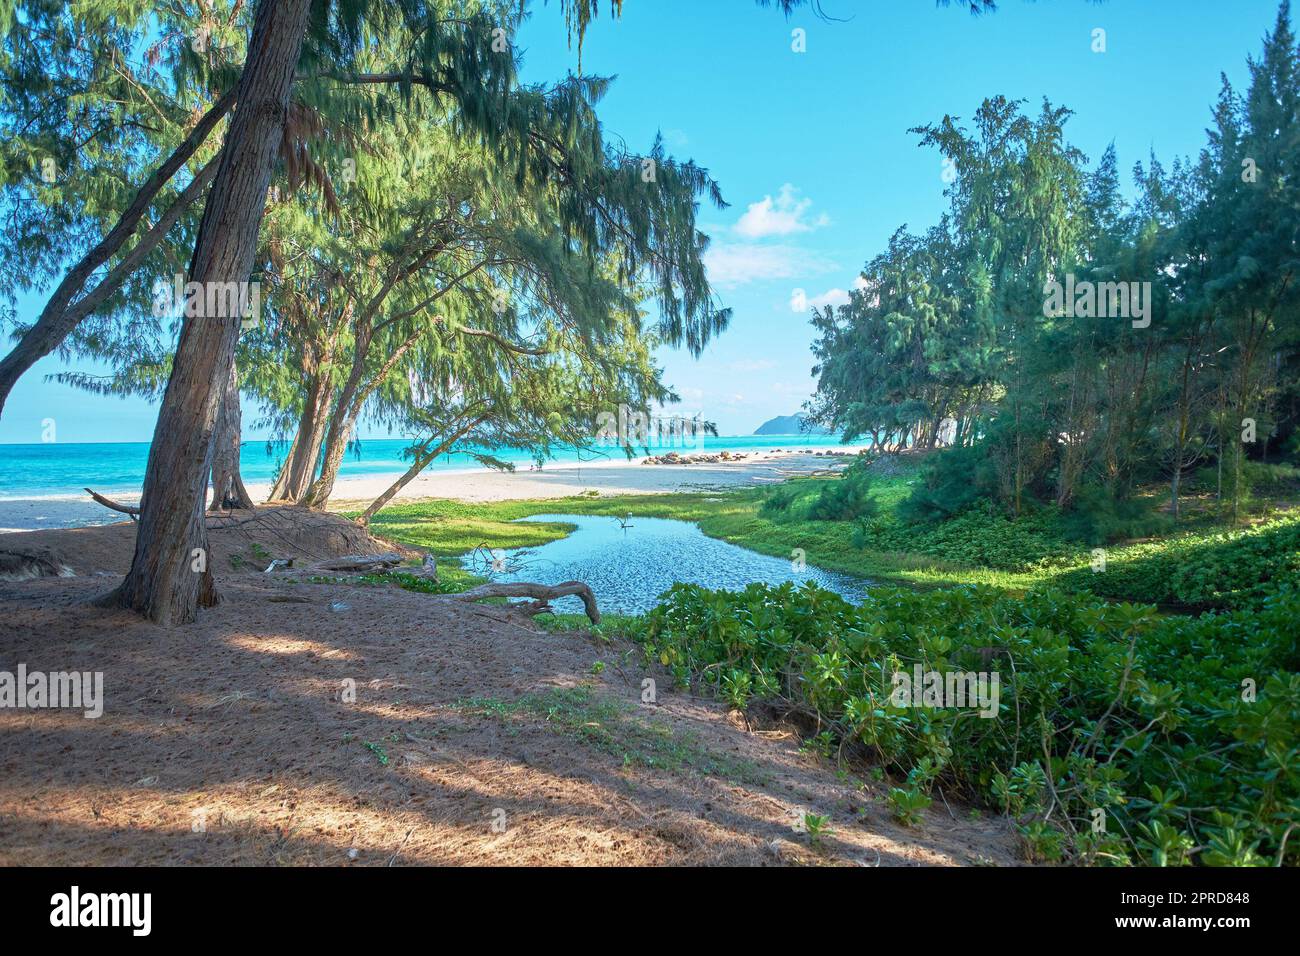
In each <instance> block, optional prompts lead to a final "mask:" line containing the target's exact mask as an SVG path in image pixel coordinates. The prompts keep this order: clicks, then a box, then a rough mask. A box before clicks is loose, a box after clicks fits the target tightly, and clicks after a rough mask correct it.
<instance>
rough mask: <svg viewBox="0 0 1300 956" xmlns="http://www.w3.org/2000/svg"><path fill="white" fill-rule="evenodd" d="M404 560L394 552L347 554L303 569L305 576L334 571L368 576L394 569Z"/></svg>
mask: <svg viewBox="0 0 1300 956" xmlns="http://www.w3.org/2000/svg"><path fill="white" fill-rule="evenodd" d="M403 560H404V559H403V558H402V556H401V555H400V554H398V553H397V552H396V551H389V552H387V553H385V554H349V555H344V556H343V557H341V558H330V559H328V560H326V561H317V562H316V563H315V564H313V565H311V566H310V567H308V568H305V569H304V571H303V573H305V574H318V573H320V572H322V571H335V572H342V573H344V574H369V573H371V572H373V571H387V570H389V569H390V568H395V567H397V566H398V565H399V564H401V563H402V561H403Z"/></svg>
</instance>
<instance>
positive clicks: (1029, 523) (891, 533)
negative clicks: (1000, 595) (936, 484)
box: [854, 502, 1080, 571]
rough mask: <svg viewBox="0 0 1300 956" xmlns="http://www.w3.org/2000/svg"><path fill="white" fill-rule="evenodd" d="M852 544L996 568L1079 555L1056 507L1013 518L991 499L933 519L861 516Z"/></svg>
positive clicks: (1024, 566) (1018, 567)
mask: <svg viewBox="0 0 1300 956" xmlns="http://www.w3.org/2000/svg"><path fill="white" fill-rule="evenodd" d="M854 543H855V544H856V545H857V546H858V547H864V548H874V549H875V550H878V551H909V552H914V553H917V554H929V555H933V556H934V557H937V558H943V559H945V560H948V561H960V562H962V563H964V564H969V565H975V566H979V567H986V568H993V569H995V570H998V571H1030V570H1034V569H1036V568H1042V567H1051V566H1053V565H1056V564H1059V563H1061V562H1063V561H1066V560H1069V559H1072V558H1077V557H1078V555H1079V550H1080V549H1079V548H1078V547H1077V546H1076V545H1073V544H1071V543H1069V542H1068V541H1066V540H1065V538H1064V535H1063V534H1062V532H1061V529H1060V522H1059V519H1058V516H1057V514H1056V512H1055V511H1054V510H1052V509H1042V510H1039V511H1036V512H1034V513H1032V514H1027V515H1024V516H1022V517H1020V518H1018V519H1012V518H1010V517H1007V516H1006V515H1004V514H1002V513H1001V512H1000V511H998V510H997V509H996V508H995V507H994V506H993V505H991V504H990V503H989V502H982V503H980V504H977V505H976V506H974V507H971V508H968V509H967V510H966V511H963V512H960V513H959V514H957V515H955V516H953V517H950V518H947V519H945V520H943V521H937V522H923V523H917V524H902V523H898V522H893V523H890V522H888V521H883V520H875V521H872V520H867V521H863V522H861V523H860V524H859V526H858V533H857V534H856V535H855V537H854Z"/></svg>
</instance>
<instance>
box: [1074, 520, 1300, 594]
mask: <svg viewBox="0 0 1300 956" xmlns="http://www.w3.org/2000/svg"><path fill="white" fill-rule="evenodd" d="M1053 583H1055V584H1056V585H1058V586H1061V587H1064V588H1068V589H1069V590H1073V591H1089V592H1091V593H1093V594H1096V595H1098V596H1099V597H1113V598H1124V599H1128V600H1138V601H1144V602H1148V603H1151V604H1162V605H1169V606H1177V605H1182V606H1186V607H1192V608H1239V607H1256V606H1259V605H1260V604H1261V603H1263V602H1264V601H1265V600H1266V599H1267V598H1268V597H1269V595H1271V594H1273V593H1274V592H1275V591H1276V590H1277V589H1278V588H1279V587H1281V586H1284V585H1287V584H1290V585H1292V586H1295V587H1300V516H1295V517H1283V518H1277V519H1274V520H1272V521H1265V522H1262V523H1260V524H1258V525H1255V526H1254V527H1250V528H1240V529H1237V530H1235V531H1217V532H1212V533H1209V534H1207V533H1205V532H1196V533H1189V534H1185V535H1180V536H1178V537H1174V538H1167V539H1164V540H1162V541H1151V542H1145V543H1142V544H1135V545H1129V546H1128V547H1125V548H1120V549H1116V550H1114V551H1112V552H1108V553H1107V556H1106V566H1105V570H1104V571H1100V572H1096V571H1093V570H1092V568H1091V566H1088V567H1083V568H1079V569H1076V570H1073V571H1068V572H1066V573H1064V574H1061V575H1058V576H1057V577H1056V578H1055V580H1054V582H1053Z"/></svg>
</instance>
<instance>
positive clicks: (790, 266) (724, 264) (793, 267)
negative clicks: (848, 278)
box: [704, 242, 834, 288]
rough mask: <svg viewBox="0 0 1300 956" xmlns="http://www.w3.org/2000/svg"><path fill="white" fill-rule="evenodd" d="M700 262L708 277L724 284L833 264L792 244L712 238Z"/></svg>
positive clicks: (822, 269) (817, 269) (784, 275)
mask: <svg viewBox="0 0 1300 956" xmlns="http://www.w3.org/2000/svg"><path fill="white" fill-rule="evenodd" d="M704 265H705V268H706V269H708V272H709V281H710V282H711V283H712V284H713V285H715V286H721V287H724V288H734V287H735V286H739V285H745V284H747V283H750V282H756V281H758V280H760V279H792V278H794V277H795V276H798V275H807V274H809V273H812V274H816V273H821V272H827V271H830V270H831V269H833V268H834V266H833V265H832V264H831V263H828V262H824V261H822V260H819V259H817V258H816V257H815V256H814V255H812V254H811V253H810V252H808V251H807V250H804V249H799V248H797V247H795V246H788V245H770V246H764V245H758V244H757V243H752V242H715V243H714V244H713V245H712V246H710V247H709V250H708V251H707V252H706V253H705V254H704Z"/></svg>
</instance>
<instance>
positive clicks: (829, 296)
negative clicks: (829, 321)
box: [790, 289, 849, 312]
mask: <svg viewBox="0 0 1300 956" xmlns="http://www.w3.org/2000/svg"><path fill="white" fill-rule="evenodd" d="M848 304H849V294H848V293H847V292H845V291H844V290H843V289H827V290H826V291H825V292H823V293H822V294H821V295H815V296H813V297H812V298H809V297H808V293H806V292H805V291H804V290H803V289H795V290H794V292H792V293H791V294H790V311H791V312H807V311H808V310H809V309H820V308H822V307H824V306H828V305H833V306H836V307H837V308H838V307H839V306H841V305H848Z"/></svg>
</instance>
